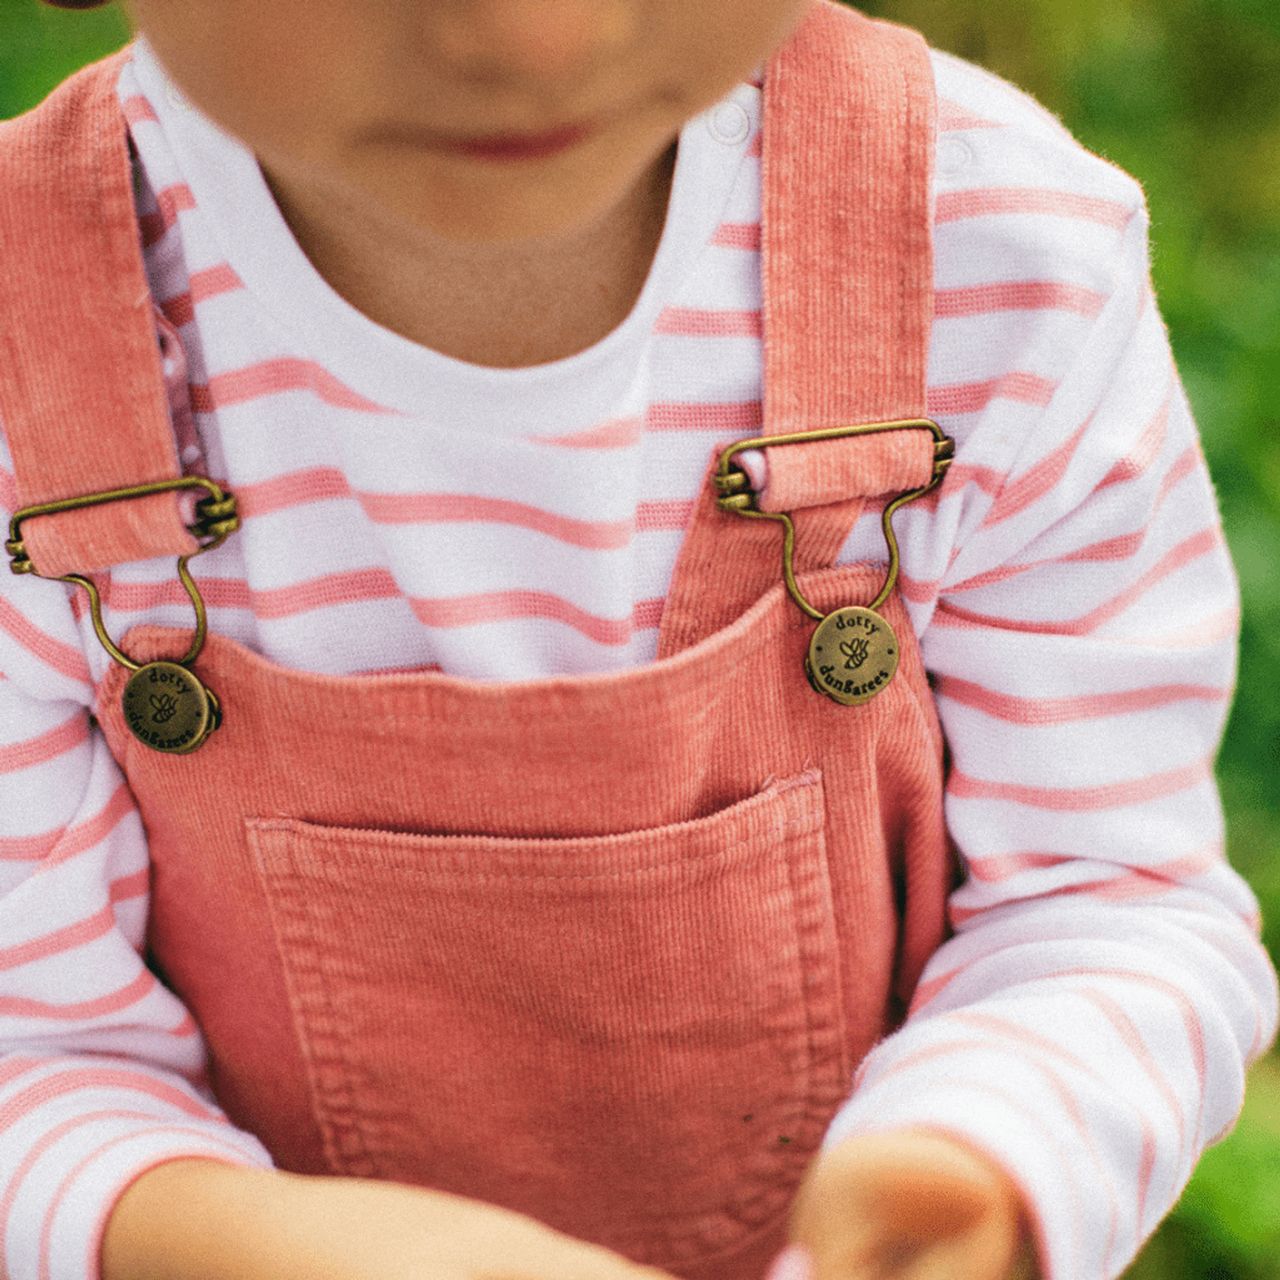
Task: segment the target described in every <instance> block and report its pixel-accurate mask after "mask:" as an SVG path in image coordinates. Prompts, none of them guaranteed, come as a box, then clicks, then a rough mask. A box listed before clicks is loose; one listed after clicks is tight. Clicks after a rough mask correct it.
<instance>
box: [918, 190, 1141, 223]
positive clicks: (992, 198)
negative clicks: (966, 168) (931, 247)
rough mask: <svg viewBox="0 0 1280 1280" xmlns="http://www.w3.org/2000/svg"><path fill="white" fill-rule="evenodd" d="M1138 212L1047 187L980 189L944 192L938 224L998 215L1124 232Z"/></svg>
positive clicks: (1123, 206) (940, 198) (1105, 201)
mask: <svg viewBox="0 0 1280 1280" xmlns="http://www.w3.org/2000/svg"><path fill="white" fill-rule="evenodd" d="M1136 212H1137V210H1136V209H1131V208H1129V206H1128V205H1125V204H1121V203H1120V202H1119V201H1116V200H1104V199H1101V198H1099V197H1097V196H1082V195H1078V194H1077V193H1076V192H1074V191H1054V190H1050V189H1048V188H1045V187H980V188H975V189H973V190H971V191H944V192H942V193H941V194H940V195H939V196H938V211H937V217H936V219H935V221H936V222H938V223H944V222H958V221H959V220H960V219H962V218H989V217H993V216H995V215H997V214H1010V213H1017V214H1051V215H1056V216H1058V217H1062V218H1079V219H1083V220H1084V221H1086V222H1100V223H1102V225H1103V226H1106V227H1115V228H1116V229H1117V230H1123V229H1124V228H1125V227H1127V226H1128V225H1129V221H1130V219H1131V218H1132V217H1133V215H1134V214H1135V213H1136Z"/></svg>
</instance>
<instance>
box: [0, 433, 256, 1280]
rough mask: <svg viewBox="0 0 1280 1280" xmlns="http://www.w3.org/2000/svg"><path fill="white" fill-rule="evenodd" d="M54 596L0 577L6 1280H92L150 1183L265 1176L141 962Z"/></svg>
mask: <svg viewBox="0 0 1280 1280" xmlns="http://www.w3.org/2000/svg"><path fill="white" fill-rule="evenodd" d="M0 463H2V464H3V465H2V467H0V486H2V490H0V507H6V508H11V507H12V504H13V477H12V474H11V471H10V470H9V467H10V462H9V458H8V454H7V451H6V450H5V449H4V444H3V440H2V439H0ZM9 515H10V510H9V509H5V510H4V511H3V518H4V520H5V524H6V527H7V524H8V519H9ZM69 590H70V589H69V588H68V587H66V586H65V585H64V584H62V583H60V582H53V581H46V580H42V579H38V578H35V577H34V576H33V575H23V576H21V577H15V576H14V575H12V574H10V573H8V572H6V571H5V569H4V567H0V671H3V676H2V677H0V1275H3V1276H4V1277H6V1280H97V1278H98V1276H99V1274H100V1260H99V1252H100V1245H101V1236H102V1232H103V1228H104V1226H105V1224H106V1220H107V1217H108V1214H109V1212H110V1210H111V1209H112V1208H113V1207H114V1205H115V1203H116V1201H117V1199H118V1198H119V1196H120V1195H121V1194H123V1192H124V1190H125V1188H126V1187H127V1186H128V1185H129V1183H130V1182H132V1181H133V1180H134V1179H135V1178H136V1177H137V1176H138V1175H139V1174H141V1173H142V1172H143V1171H144V1170H146V1169H148V1168H150V1167H151V1166H153V1165H156V1164H159V1163H161V1162H163V1161H166V1160H170V1159H174V1158H177V1157H180V1156H204V1157H210V1158H214V1159H217V1160H220V1161H222V1162H225V1163H230V1164H239V1165H246V1166H253V1167H259V1168H270V1167H271V1165H272V1161H271V1157H270V1155H269V1154H268V1152H267V1151H266V1149H265V1148H264V1147H263V1146H262V1144H261V1143H260V1142H259V1141H258V1140H257V1139H256V1138H255V1137H254V1136H253V1135H252V1134H249V1133H246V1132H243V1131H241V1130H239V1129H237V1128H236V1127H234V1126H233V1125H232V1124H231V1122H230V1121H229V1120H228V1119H227V1117H226V1116H225V1115H224V1114H223V1112H222V1111H221V1110H220V1109H219V1107H218V1106H217V1104H216V1102H215V1101H214V1098H213V1095H212V1093H211V1092H210V1090H209V1087H208V1084H207V1082H206V1079H205V1070H206V1065H207V1055H206V1048H205V1044H204V1041H203V1038H202V1036H201V1034H200V1032H199V1029H198V1028H197V1026H196V1024H195V1022H194V1021H193V1020H192V1018H191V1016H190V1014H189V1013H188V1012H187V1010H186V1009H185V1008H184V1007H183V1005H182V1004H181V1002H180V1001H179V1000H178V998H177V997H176V996H175V995H174V994H173V993H172V992H171V991H170V990H168V989H167V988H166V987H165V986H163V985H162V984H161V983H160V982H159V981H158V980H157V978H156V977H155V976H154V974H153V973H152V972H151V970H150V969H149V968H148V967H147V965H146V963H145V961H144V958H143V953H142V950H143V946H144V942H145V933H146V920H147V912H148V904H149V892H148V883H149V865H148V853H147V845H146V836H145V833H144V829H143V825H142V822H141V819H140V817H139V814H138V812H137V809H136V807H135V805H134V801H133V798H132V795H131V793H130V791H129V788H128V785H127V783H126V782H125V780H124V778H123V776H122V774H121V772H120V770H119V768H118V766H117V765H116V762H115V760H114V758H113V757H112V756H111V754H110V752H109V750H108V748H107V745H106V742H105V739H104V738H103V736H102V734H101V732H100V730H99V729H98V728H97V725H96V723H95V722H94V720H93V719H92V716H91V714H90V706H91V701H90V700H91V696H92V685H91V683H90V673H89V670H88V667H87V665H86V659H85V655H84V651H83V649H82V647H81V643H80V639H79V634H78V631H77V623H76V619H75V617H74V615H73V611H72V608H71V604H70V599H69V595H68V592H69Z"/></svg>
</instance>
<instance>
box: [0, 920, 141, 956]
mask: <svg viewBox="0 0 1280 1280" xmlns="http://www.w3.org/2000/svg"><path fill="white" fill-rule="evenodd" d="M115 924H116V916H115V912H114V911H112V909H111V907H110V906H105V907H103V908H102V909H101V910H100V911H96V912H94V914H93V915H91V916H88V917H87V918H85V919H84V920H77V921H76V922H75V924H69V925H66V926H64V927H63V928H61V929H55V930H54V931H53V932H52V933H46V934H44V935H43V936H42V937H39V938H32V939H30V940H29V941H27V942H20V943H18V944H17V945H16V946H12V947H3V948H0V969H16V968H17V967H18V966H19V965H23V964H30V963H31V962H32V961H33V960H40V959H43V958H44V957H45V956H53V955H58V954H60V953H61V952H63V951H73V950H74V949H75V948H76V947H82V946H84V945H85V944H86V943H89V942H95V941H97V939H99V938H101V937H103V936H104V935H105V934H108V933H110V932H111V930H112V929H114V928H115Z"/></svg>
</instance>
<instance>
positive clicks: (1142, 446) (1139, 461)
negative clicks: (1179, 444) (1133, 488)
mask: <svg viewBox="0 0 1280 1280" xmlns="http://www.w3.org/2000/svg"><path fill="white" fill-rule="evenodd" d="M1172 403H1173V392H1172V390H1171V391H1170V392H1169V394H1168V395H1166V396H1165V399H1164V403H1163V404H1162V405H1161V406H1160V408H1159V409H1158V410H1156V413H1155V416H1154V417H1153V418H1152V419H1151V421H1150V422H1148V423H1147V425H1146V426H1145V427H1143V429H1142V434H1141V435H1140V436H1139V437H1138V438H1137V440H1136V441H1135V442H1134V445H1133V449H1132V450H1131V451H1130V452H1129V453H1128V454H1126V455H1125V456H1124V457H1123V458H1121V459H1120V460H1119V461H1118V462H1117V463H1116V464H1115V466H1113V467H1112V468H1111V470H1110V471H1108V472H1107V474H1106V475H1105V476H1104V477H1103V478H1102V480H1101V481H1100V482H1099V484H1098V488H1099V489H1105V488H1106V487H1107V486H1108V485H1112V484H1119V483H1121V482H1122V481H1125V480H1133V479H1136V478H1137V477H1138V476H1140V475H1141V474H1142V473H1143V472H1144V471H1145V470H1146V469H1147V468H1148V467H1149V466H1150V465H1151V464H1152V463H1153V462H1154V461H1155V460H1156V458H1157V457H1159V455H1160V450H1161V449H1162V448H1163V447H1164V438H1165V432H1166V430H1167V428H1168V426H1169V409H1170V406H1171V405H1172Z"/></svg>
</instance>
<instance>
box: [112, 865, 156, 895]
mask: <svg viewBox="0 0 1280 1280" xmlns="http://www.w3.org/2000/svg"><path fill="white" fill-rule="evenodd" d="M150 887H151V869H150V868H149V867H143V868H142V870H141V871H135V872H134V873H133V874H132V875H128V876H120V877H118V878H117V879H115V880H113V881H112V882H111V890H110V892H109V894H108V900H109V901H111V902H113V903H115V902H128V901H129V900H130V899H131V898H141V897H142V896H143V895H144V894H145V893H146V892H147V890H148V889H150Z"/></svg>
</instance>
